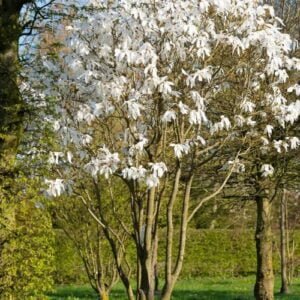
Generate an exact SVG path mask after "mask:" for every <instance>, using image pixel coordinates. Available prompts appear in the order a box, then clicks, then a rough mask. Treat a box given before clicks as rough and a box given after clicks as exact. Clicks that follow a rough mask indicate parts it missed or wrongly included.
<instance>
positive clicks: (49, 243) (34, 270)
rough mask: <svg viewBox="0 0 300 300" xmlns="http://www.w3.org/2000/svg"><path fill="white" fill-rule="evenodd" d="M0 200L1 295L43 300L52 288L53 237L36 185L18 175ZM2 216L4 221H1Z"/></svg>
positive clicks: (50, 224) (49, 219)
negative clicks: (1, 237) (2, 238)
mask: <svg viewBox="0 0 300 300" xmlns="http://www.w3.org/2000/svg"><path fill="white" fill-rule="evenodd" d="M11 184H12V186H11V188H10V191H9V193H7V192H6V193H5V198H2V203H1V204H2V216H1V217H2V220H3V223H2V224H3V225H4V226H3V227H2V228H1V230H2V231H6V237H7V240H6V242H5V244H4V246H3V249H2V252H1V261H0V265H1V278H0V286H1V295H3V297H6V298H8V297H12V299H24V297H25V298H26V299H36V298H37V297H39V299H43V294H44V292H46V291H49V290H50V289H51V288H52V284H53V280H52V272H53V264H54V250H53V244H54V235H53V231H52V222H51V218H50V216H49V215H48V214H47V212H46V210H45V209H44V207H43V203H42V202H43V198H42V197H41V196H40V195H39V192H38V189H37V185H36V182H34V181H33V180H31V179H28V178H26V177H25V176H22V175H21V174H19V176H18V177H16V178H15V179H14V181H13V182H11ZM3 217H5V218H3Z"/></svg>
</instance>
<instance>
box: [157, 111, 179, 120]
mask: <svg viewBox="0 0 300 300" xmlns="http://www.w3.org/2000/svg"><path fill="white" fill-rule="evenodd" d="M161 120H162V122H164V123H168V122H171V121H173V120H176V113H175V111H174V110H168V111H166V112H165V113H164V115H163V116H162V118H161Z"/></svg>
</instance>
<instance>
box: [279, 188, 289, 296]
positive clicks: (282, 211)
mask: <svg viewBox="0 0 300 300" xmlns="http://www.w3.org/2000/svg"><path fill="white" fill-rule="evenodd" d="M285 211H286V191H285V189H283V194H282V198H281V203H280V216H281V217H280V255H281V289H280V293H281V294H288V292H289V288H288V280H287V251H286V246H287V244H286V229H287V228H286V227H285V225H286V222H285Z"/></svg>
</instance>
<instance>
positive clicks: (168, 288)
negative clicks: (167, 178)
mask: <svg viewBox="0 0 300 300" xmlns="http://www.w3.org/2000/svg"><path fill="white" fill-rule="evenodd" d="M193 178H194V176H193V175H191V176H190V178H189V179H188V182H187V183H186V187H185V192H184V196H183V203H182V212H181V214H182V215H181V226H180V237H179V250H178V255H177V260H176V264H175V267H174V271H173V272H172V275H171V281H170V282H166V284H165V286H164V289H163V292H162V297H161V299H162V300H169V299H171V296H172V292H173V289H174V285H175V283H176V281H177V279H178V276H179V274H180V272H181V269H182V264H183V258H184V253H185V245H186V233H187V226H188V210H189V201H190V194H191V187H192V183H193Z"/></svg>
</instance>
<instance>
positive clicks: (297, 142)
mask: <svg viewBox="0 0 300 300" xmlns="http://www.w3.org/2000/svg"><path fill="white" fill-rule="evenodd" d="M290 143H291V149H293V150H294V149H297V148H298V147H299V146H300V139H299V138H297V137H296V136H294V137H292V138H290Z"/></svg>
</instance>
